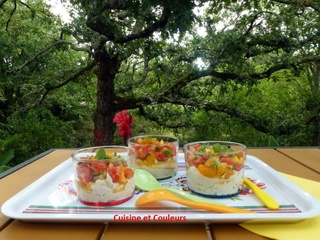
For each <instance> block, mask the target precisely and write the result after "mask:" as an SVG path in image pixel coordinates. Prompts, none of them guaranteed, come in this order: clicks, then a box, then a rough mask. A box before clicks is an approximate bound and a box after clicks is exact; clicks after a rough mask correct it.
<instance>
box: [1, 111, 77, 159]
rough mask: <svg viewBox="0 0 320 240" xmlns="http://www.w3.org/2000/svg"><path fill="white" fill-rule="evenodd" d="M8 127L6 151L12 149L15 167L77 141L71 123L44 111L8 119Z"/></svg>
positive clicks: (29, 112)
mask: <svg viewBox="0 0 320 240" xmlns="http://www.w3.org/2000/svg"><path fill="white" fill-rule="evenodd" d="M8 126H10V129H8V130H7V133H6V134H7V135H6V136H4V137H5V138H6V139H7V140H6V141H7V144H6V146H5V149H14V151H15V158H14V163H15V164H18V163H21V162H23V161H25V160H27V159H28V158H30V157H32V156H35V155H37V154H39V153H41V152H44V151H47V150H49V149H52V148H65V147H73V146H74V145H76V144H75V142H77V140H76V139H75V132H74V130H73V129H72V126H71V124H70V123H68V122H63V121H61V120H60V119H59V118H58V117H55V116H53V115H52V114H51V113H50V111H48V110H47V109H45V108H36V109H32V110H30V111H28V113H26V114H23V115H20V116H16V117H15V118H12V119H10V120H9V122H8ZM7 151H9V150H7Z"/></svg>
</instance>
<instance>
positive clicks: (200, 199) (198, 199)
mask: <svg viewBox="0 0 320 240" xmlns="http://www.w3.org/2000/svg"><path fill="white" fill-rule="evenodd" d="M161 188H162V189H165V190H167V191H170V192H172V193H174V194H176V195H178V196H180V197H183V198H184V199H186V200H190V201H195V202H204V203H214V204H217V205H221V206H223V205H226V204H224V203H221V202H217V201H215V200H213V199H210V198H204V197H200V196H196V195H193V194H191V193H188V192H184V191H181V190H178V189H174V188H170V187H166V186H162V187H161Z"/></svg>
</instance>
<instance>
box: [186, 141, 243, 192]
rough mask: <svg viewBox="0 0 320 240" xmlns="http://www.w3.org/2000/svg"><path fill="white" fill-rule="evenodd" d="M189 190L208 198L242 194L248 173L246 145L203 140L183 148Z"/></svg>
mask: <svg viewBox="0 0 320 240" xmlns="http://www.w3.org/2000/svg"><path fill="white" fill-rule="evenodd" d="M184 154H185V163H186V175H187V184H188V188H189V189H190V190H191V191H192V192H194V193H196V194H199V195H203V196H207V197H232V196H236V195H238V194H239V193H240V191H241V190H242V187H243V178H244V172H245V169H244V167H245V160H246V146H245V145H243V144H241V143H236V142H226V141H201V142H193V143H188V144H186V145H185V146H184Z"/></svg>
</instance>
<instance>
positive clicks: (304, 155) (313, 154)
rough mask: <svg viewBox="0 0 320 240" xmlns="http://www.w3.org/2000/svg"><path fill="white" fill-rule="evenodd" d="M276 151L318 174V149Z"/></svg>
mask: <svg viewBox="0 0 320 240" xmlns="http://www.w3.org/2000/svg"><path fill="white" fill-rule="evenodd" d="M277 151H279V152H281V153H283V154H285V155H286V156H288V157H290V158H292V159H294V160H295V161H297V162H299V163H301V164H302V165H304V166H306V167H307V168H310V169H313V170H314V171H316V172H317V173H318V174H320V149H318V148H294V149H293V148H277Z"/></svg>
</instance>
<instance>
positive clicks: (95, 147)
mask: <svg viewBox="0 0 320 240" xmlns="http://www.w3.org/2000/svg"><path fill="white" fill-rule="evenodd" d="M101 148H111V149H126V150H127V152H131V151H133V152H134V153H135V154H136V153H137V150H136V149H134V148H132V147H129V146H121V145H104V146H94V147H87V148H81V149H78V150H76V151H74V152H73V153H72V154H71V158H72V159H74V160H77V161H92V160H88V159H87V160H81V159H80V158H78V157H76V155H77V154H80V153H82V152H85V151H87V150H93V149H101ZM88 153H96V151H91V152H90V151H88ZM133 155H134V154H133ZM133 155H128V157H131V156H133ZM113 159H116V158H110V159H96V160H94V161H99V160H102V161H105V160H113Z"/></svg>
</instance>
